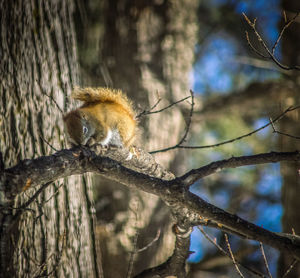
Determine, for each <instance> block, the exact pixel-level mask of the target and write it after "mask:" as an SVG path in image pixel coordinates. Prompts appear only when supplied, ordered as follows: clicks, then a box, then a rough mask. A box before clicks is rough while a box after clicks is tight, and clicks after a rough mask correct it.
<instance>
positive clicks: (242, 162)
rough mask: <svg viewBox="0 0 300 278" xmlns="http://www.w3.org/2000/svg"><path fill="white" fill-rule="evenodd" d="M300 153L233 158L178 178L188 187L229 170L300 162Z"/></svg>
mask: <svg viewBox="0 0 300 278" xmlns="http://www.w3.org/2000/svg"><path fill="white" fill-rule="evenodd" d="M299 160H300V153H299V152H298V151H295V152H270V153H262V154H257V155H249V156H240V157H231V158H229V159H224V160H219V161H216V162H212V163H210V164H208V165H205V166H203V167H201V168H198V169H193V170H191V171H189V172H187V173H186V174H184V175H183V176H181V177H180V178H178V179H179V180H180V181H181V182H182V183H183V184H185V185H186V186H190V185H192V184H193V183H194V182H196V181H197V180H199V179H202V178H204V177H207V176H209V175H211V174H214V173H216V172H219V171H221V170H223V169H227V168H236V167H241V166H247V165H257V164H266V163H276V162H280V161H299Z"/></svg>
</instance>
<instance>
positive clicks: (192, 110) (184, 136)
mask: <svg viewBox="0 0 300 278" xmlns="http://www.w3.org/2000/svg"><path fill="white" fill-rule="evenodd" d="M190 94H191V96H190V97H191V98H192V103H191V109H190V114H189V117H188V121H187V124H186V129H185V132H184V134H183V136H182V138H181V139H180V141H179V142H178V143H177V144H176V145H174V146H172V147H168V148H165V149H160V150H156V151H152V152H149V153H151V154H155V153H161V152H166V151H169V150H173V149H176V148H179V147H180V146H181V144H182V143H183V142H185V140H186V137H187V135H188V133H189V130H190V126H191V122H192V117H193V112H194V105H195V102H194V92H193V91H192V90H190Z"/></svg>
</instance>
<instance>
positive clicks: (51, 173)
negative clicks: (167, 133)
mask: <svg viewBox="0 0 300 278" xmlns="http://www.w3.org/2000/svg"><path fill="white" fill-rule="evenodd" d="M122 152H123V153H122ZM126 152H127V155H126ZM137 153H138V156H134V157H133V158H132V159H131V160H130V161H126V157H127V156H128V151H123V150H117V151H109V150H108V151H107V152H106V153H105V155H106V156H108V155H111V154H113V155H115V156H117V154H118V155H119V157H121V158H122V157H123V160H120V161H122V164H124V165H126V166H127V167H125V166H123V165H122V164H121V162H118V161H115V160H113V159H111V158H109V157H104V156H98V155H96V153H95V152H93V151H91V150H90V149H88V148H86V147H82V148H80V147H76V148H73V149H69V150H62V151H59V152H57V153H55V154H53V155H51V156H43V157H39V158H36V159H32V160H24V161H21V162H20V163H19V164H18V165H16V166H14V167H12V168H9V169H6V170H4V172H2V175H1V176H0V189H1V190H2V192H3V193H4V194H5V196H6V198H7V199H10V200H11V199H12V198H14V197H15V196H16V194H18V193H20V192H21V191H22V188H23V187H24V185H25V184H26V181H27V180H28V179H31V187H32V186H37V185H40V184H44V183H47V182H50V181H55V180H57V179H59V178H63V177H67V176H70V175H74V174H83V173H85V172H96V173H99V174H100V175H104V176H105V177H106V178H109V179H112V180H115V181H118V182H120V183H122V184H125V185H127V186H129V187H133V188H136V189H140V190H143V191H146V192H148V193H152V194H155V195H157V196H159V197H160V198H162V200H163V201H164V202H165V203H166V204H167V205H168V206H169V207H170V208H171V209H172V212H173V215H174V216H175V217H176V219H177V220H178V219H179V220H180V223H184V225H190V226H196V225H199V224H203V218H205V219H209V220H212V221H214V222H215V223H218V227H224V228H227V229H228V230H230V231H232V232H236V233H237V234H240V235H242V236H244V237H246V238H248V239H252V240H257V241H260V242H263V243H264V244H268V245H270V246H272V247H274V248H276V249H278V250H282V251H286V252H289V253H290V254H291V255H293V256H294V257H295V258H296V259H300V240H299V237H298V236H295V235H285V234H278V233H272V232H270V231H268V230H265V229H263V228H261V227H258V226H256V225H254V224H252V223H250V222H247V221H246V220H244V219H242V218H240V217H238V216H237V215H232V214H230V213H228V212H226V211H224V210H222V209H220V208H218V207H216V206H214V205H212V204H210V203H208V202H206V201H205V200H203V199H202V198H200V197H199V196H196V195H195V194H193V193H191V192H189V185H190V184H192V183H193V182H195V181H196V180H198V179H200V178H203V177H205V176H208V175H210V174H212V173H215V172H217V171H219V170H221V169H225V168H234V167H239V166H244V165H254V164H262V163H274V162H279V161H299V160H300V153H299V152H298V151H295V152H282V153H276V152H271V153H265V154H258V155H253V156H244V157H237V158H230V159H227V160H222V161H217V162H213V163H211V164H209V165H207V166H204V167H201V168H199V169H195V170H191V171H190V172H188V173H187V174H185V175H184V176H182V177H179V178H174V176H173V175H172V174H171V173H169V172H167V171H166V170H163V168H162V167H161V166H160V165H159V164H156V163H155V162H153V161H154V160H153V161H152V162H153V163H152V162H151V163H150V166H147V167H148V168H147V167H145V168H144V166H146V165H147V164H148V163H147V161H151V160H149V159H150V158H149V156H150V155H149V154H146V153H144V152H143V151H142V150H140V149H139V150H138V152H137ZM139 163H140V164H141V165H143V166H142V167H140V168H139V169H138V167H136V166H138V165H139ZM128 167H131V168H132V169H130V168H128ZM133 168H136V170H133ZM137 169H138V170H137ZM156 173H157V175H156ZM181 226H182V225H181Z"/></svg>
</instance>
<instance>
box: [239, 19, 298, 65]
mask: <svg viewBox="0 0 300 278" xmlns="http://www.w3.org/2000/svg"><path fill="white" fill-rule="evenodd" d="M243 16H244V18H245V20H246V22H247V23H248V24H249V26H250V27H251V28H252V30H253V32H254V34H255V35H256V37H257V39H258V41H259V43H260V44H261V45H262V47H263V48H264V50H265V51H266V52H267V54H268V55H265V54H263V53H261V52H260V51H259V50H257V49H256V48H255V47H254V46H253V45H252V43H251V41H250V39H249V34H248V32H247V31H246V39H247V42H248V44H249V45H250V47H251V49H252V50H253V51H254V52H255V53H256V54H258V55H259V56H261V57H263V58H268V59H271V60H272V61H273V62H274V63H275V64H276V65H277V66H279V67H280V68H282V69H284V70H300V66H287V65H284V64H282V63H281V62H279V61H278V59H277V58H276V57H275V55H274V53H275V50H276V47H277V45H278V43H279V41H280V40H281V38H282V35H283V33H284V32H285V30H286V29H287V28H288V27H289V26H290V25H291V24H292V23H293V22H294V21H295V19H296V18H297V17H298V16H299V13H297V14H296V15H295V17H294V18H293V19H292V20H290V21H289V22H287V23H286V24H285V26H284V27H283V29H282V30H281V32H280V34H279V36H278V38H277V40H276V42H275V43H274V45H273V47H272V50H270V49H269V47H268V46H267V44H266V42H265V41H264V39H263V38H262V37H261V35H260V34H259V32H258V31H257V29H256V18H255V19H254V20H253V22H252V21H251V20H250V19H249V18H248V17H247V15H246V14H245V13H243Z"/></svg>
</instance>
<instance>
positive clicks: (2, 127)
mask: <svg viewBox="0 0 300 278" xmlns="http://www.w3.org/2000/svg"><path fill="white" fill-rule="evenodd" d="M72 13H73V1H72V0H66V1H56V0H47V1H22V0H18V1H3V0H1V2H0V25H1V26H0V28H1V29H0V30H1V32H0V42H1V49H0V55H1V58H0V74H1V83H0V92H1V93H0V115H1V118H0V121H1V124H0V150H1V152H2V154H3V159H4V164H5V166H6V167H9V166H12V165H14V164H16V163H17V162H18V161H20V160H21V159H25V158H33V157H37V156H40V155H45V154H49V153H51V152H53V149H52V148H61V147H63V146H64V135H63V123H62V113H63V111H65V110H66V109H67V108H69V107H70V101H69V98H68V97H67V96H68V95H69V94H70V91H71V87H72V86H73V85H75V84H77V83H78V66H77V61H76V49H75V47H76V43H75V35H74V27H73V19H72ZM50 145H51V147H50ZM83 180H84V179H83V178H82V177H72V178H70V179H64V180H60V181H58V182H56V183H52V184H51V185H49V186H48V189H47V190H43V192H42V193H41V194H40V195H39V197H38V198H37V199H36V200H35V201H34V202H32V203H31V205H30V207H29V208H27V209H26V210H11V207H15V206H22V204H24V203H26V202H27V201H28V200H29V199H30V197H31V196H32V195H33V194H35V192H36V190H38V188H32V189H28V190H26V189H27V188H29V187H30V184H31V178H30V177H28V179H27V181H25V187H24V188H23V190H21V192H19V194H18V195H17V196H13V197H12V196H11V197H8V196H5V194H3V191H2V192H1V195H0V196H1V207H2V210H1V230H0V232H1V234H0V236H1V238H0V241H1V247H0V249H1V270H0V272H1V275H2V277H37V276H39V275H45V276H46V275H48V274H50V273H51V275H53V276H54V277H70V276H72V277H79V276H81V277H82V276H84V277H97V264H96V262H95V258H96V255H95V248H94V242H93V241H94V239H93V221H92V216H91V215H92V205H91V196H90V195H91V194H90V193H91V190H90V185H89V182H88V181H87V180H85V182H82V181H83ZM22 182H23V181H22ZM69 184H72V185H73V186H72V188H70V187H69V186H67V185H69ZM23 185H24V184H23ZM25 191H26V192H25ZM83 235H84V236H83Z"/></svg>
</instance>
